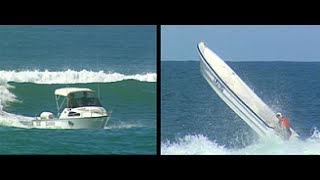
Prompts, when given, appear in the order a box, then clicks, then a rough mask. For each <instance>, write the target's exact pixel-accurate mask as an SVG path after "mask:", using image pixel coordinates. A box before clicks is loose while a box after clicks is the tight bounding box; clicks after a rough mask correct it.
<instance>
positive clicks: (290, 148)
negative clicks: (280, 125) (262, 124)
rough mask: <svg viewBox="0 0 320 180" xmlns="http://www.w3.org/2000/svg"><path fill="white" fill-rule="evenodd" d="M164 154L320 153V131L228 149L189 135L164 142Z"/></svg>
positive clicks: (262, 139)
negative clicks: (291, 138) (292, 138)
mask: <svg viewBox="0 0 320 180" xmlns="http://www.w3.org/2000/svg"><path fill="white" fill-rule="evenodd" d="M161 154H163V155H173V154H180V155H191V154H192V155H320V132H319V131H318V130H317V129H315V130H314V131H313V134H312V135H311V136H310V137H309V138H307V139H305V140H300V139H299V140H294V141H282V140H281V139H280V138H270V137H266V138H261V139H259V140H258V141H256V142H254V143H253V144H251V145H248V146H246V147H244V148H241V149H237V148H233V149H228V148H225V146H224V145H219V144H218V143H216V141H215V140H210V139H209V138H208V137H206V136H204V135H202V134H199V135H187V136H185V137H183V138H178V139H177V140H176V142H169V141H166V142H162V143H161Z"/></svg>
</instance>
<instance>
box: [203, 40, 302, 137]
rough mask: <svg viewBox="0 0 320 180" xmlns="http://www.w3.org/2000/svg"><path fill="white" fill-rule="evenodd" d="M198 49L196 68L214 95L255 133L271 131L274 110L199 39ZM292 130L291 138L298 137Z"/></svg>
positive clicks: (273, 124) (273, 125)
mask: <svg viewBox="0 0 320 180" xmlns="http://www.w3.org/2000/svg"><path fill="white" fill-rule="evenodd" d="M205 51H206V52H205ZM198 53H199V55H200V71H201V73H202V75H203V77H204V78H205V79H206V80H207V82H208V83H209V85H210V86H211V87H212V89H213V90H214V91H215V92H216V93H217V94H218V96H219V97H220V98H221V99H222V100H223V101H224V102H225V103H226V104H227V105H228V106H229V107H230V108H231V109H232V110H233V111H234V112H235V113H236V114H238V115H239V116H240V117H241V119H243V120H244V121H245V122H246V123H247V124H248V125H249V126H250V127H251V128H252V129H253V130H254V131H255V132H256V133H257V134H259V135H260V136H266V135H271V134H274V133H275V131H274V130H275V128H276V124H277V120H276V118H275V113H274V112H273V111H272V110H271V109H270V108H269V107H268V106H267V105H266V104H264V102H263V101H262V100H261V99H260V98H259V97H258V96H257V95H256V94H255V93H254V92H253V91H252V90H251V89H250V88H249V87H248V86H247V85H246V84H245V83H244V82H243V81H242V80H241V79H240V77H239V76H238V75H237V74H235V73H234V72H233V70H232V69H231V68H230V67H229V66H228V65H227V64H226V63H225V62H224V61H223V60H222V59H220V58H219V57H218V56H217V55H216V54H214V53H213V52H212V51H210V50H209V49H208V48H206V47H205V45H204V44H203V43H199V45H198ZM214 65H215V66H214ZM292 132H293V135H292V136H291V137H292V138H295V137H298V134H297V133H296V132H295V131H293V130H292Z"/></svg>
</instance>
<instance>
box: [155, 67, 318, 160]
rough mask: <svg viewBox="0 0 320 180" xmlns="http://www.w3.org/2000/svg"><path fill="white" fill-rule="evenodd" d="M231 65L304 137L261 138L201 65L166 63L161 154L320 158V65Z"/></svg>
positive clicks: (162, 101)
mask: <svg viewBox="0 0 320 180" xmlns="http://www.w3.org/2000/svg"><path fill="white" fill-rule="evenodd" d="M227 64H228V65H229V66H230V67H231V68H232V69H233V70H234V71H235V72H236V73H237V74H238V75H239V76H240V78H242V79H243V80H244V81H245V82H246V83H247V84H248V85H249V87H250V88H251V89H253V90H254V92H255V93H256V94H257V95H258V96H259V97H260V98H261V99H262V100H263V101H264V102H265V103H266V104H267V105H269V107H271V109H273V110H274V111H276V112H278V111H280V112H282V114H283V115H285V116H286V117H288V119H289V122H290V124H291V126H292V128H293V129H294V130H295V131H296V132H297V133H298V134H299V135H300V136H301V138H300V139H299V140H297V141H293V142H291V141H290V142H284V141H282V140H280V139H272V138H260V137H258V135H257V134H256V133H255V132H254V131H253V130H252V129H251V128H250V127H249V126H248V125H247V124H246V123H245V122H244V121H243V120H242V119H241V118H240V117H238V116H237V114H236V113H234V112H233V111H232V110H231V109H230V108H229V107H228V106H227V105H226V104H225V103H224V102H223V101H222V100H221V99H220V97H219V96H218V95H217V94H216V93H215V92H214V91H213V90H212V89H211V87H210V85H209V84H208V83H207V81H206V80H205V79H204V78H203V77H202V75H201V73H200V62H199V61H162V62H161V154H219V155H222V154H233V155H235V154H236V155H237V154H240V155H242V154H275V155H278V154H279V155H281V154H320V133H319V131H318V130H317V129H318V128H320V111H319V109H320V76H319V72H320V63H318V62H280V61H279V62H277V61H274V62H259V61H256V62H227Z"/></svg>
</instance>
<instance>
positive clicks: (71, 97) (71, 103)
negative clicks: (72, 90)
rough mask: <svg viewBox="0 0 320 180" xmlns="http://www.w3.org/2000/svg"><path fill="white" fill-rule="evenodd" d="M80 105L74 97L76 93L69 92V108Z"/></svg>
mask: <svg viewBox="0 0 320 180" xmlns="http://www.w3.org/2000/svg"><path fill="white" fill-rule="evenodd" d="M75 107H78V103H77V101H76V100H75V98H74V94H68V108H75Z"/></svg>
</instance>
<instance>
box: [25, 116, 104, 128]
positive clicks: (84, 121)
mask: <svg viewBox="0 0 320 180" xmlns="http://www.w3.org/2000/svg"><path fill="white" fill-rule="evenodd" d="M109 118H110V117H98V118H74V119H48V120H44V119H40V120H32V121H24V122H22V123H23V124H24V125H26V126H30V127H32V128H39V129H103V128H104V127H105V126H106V125H107V123H108V121H109Z"/></svg>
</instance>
